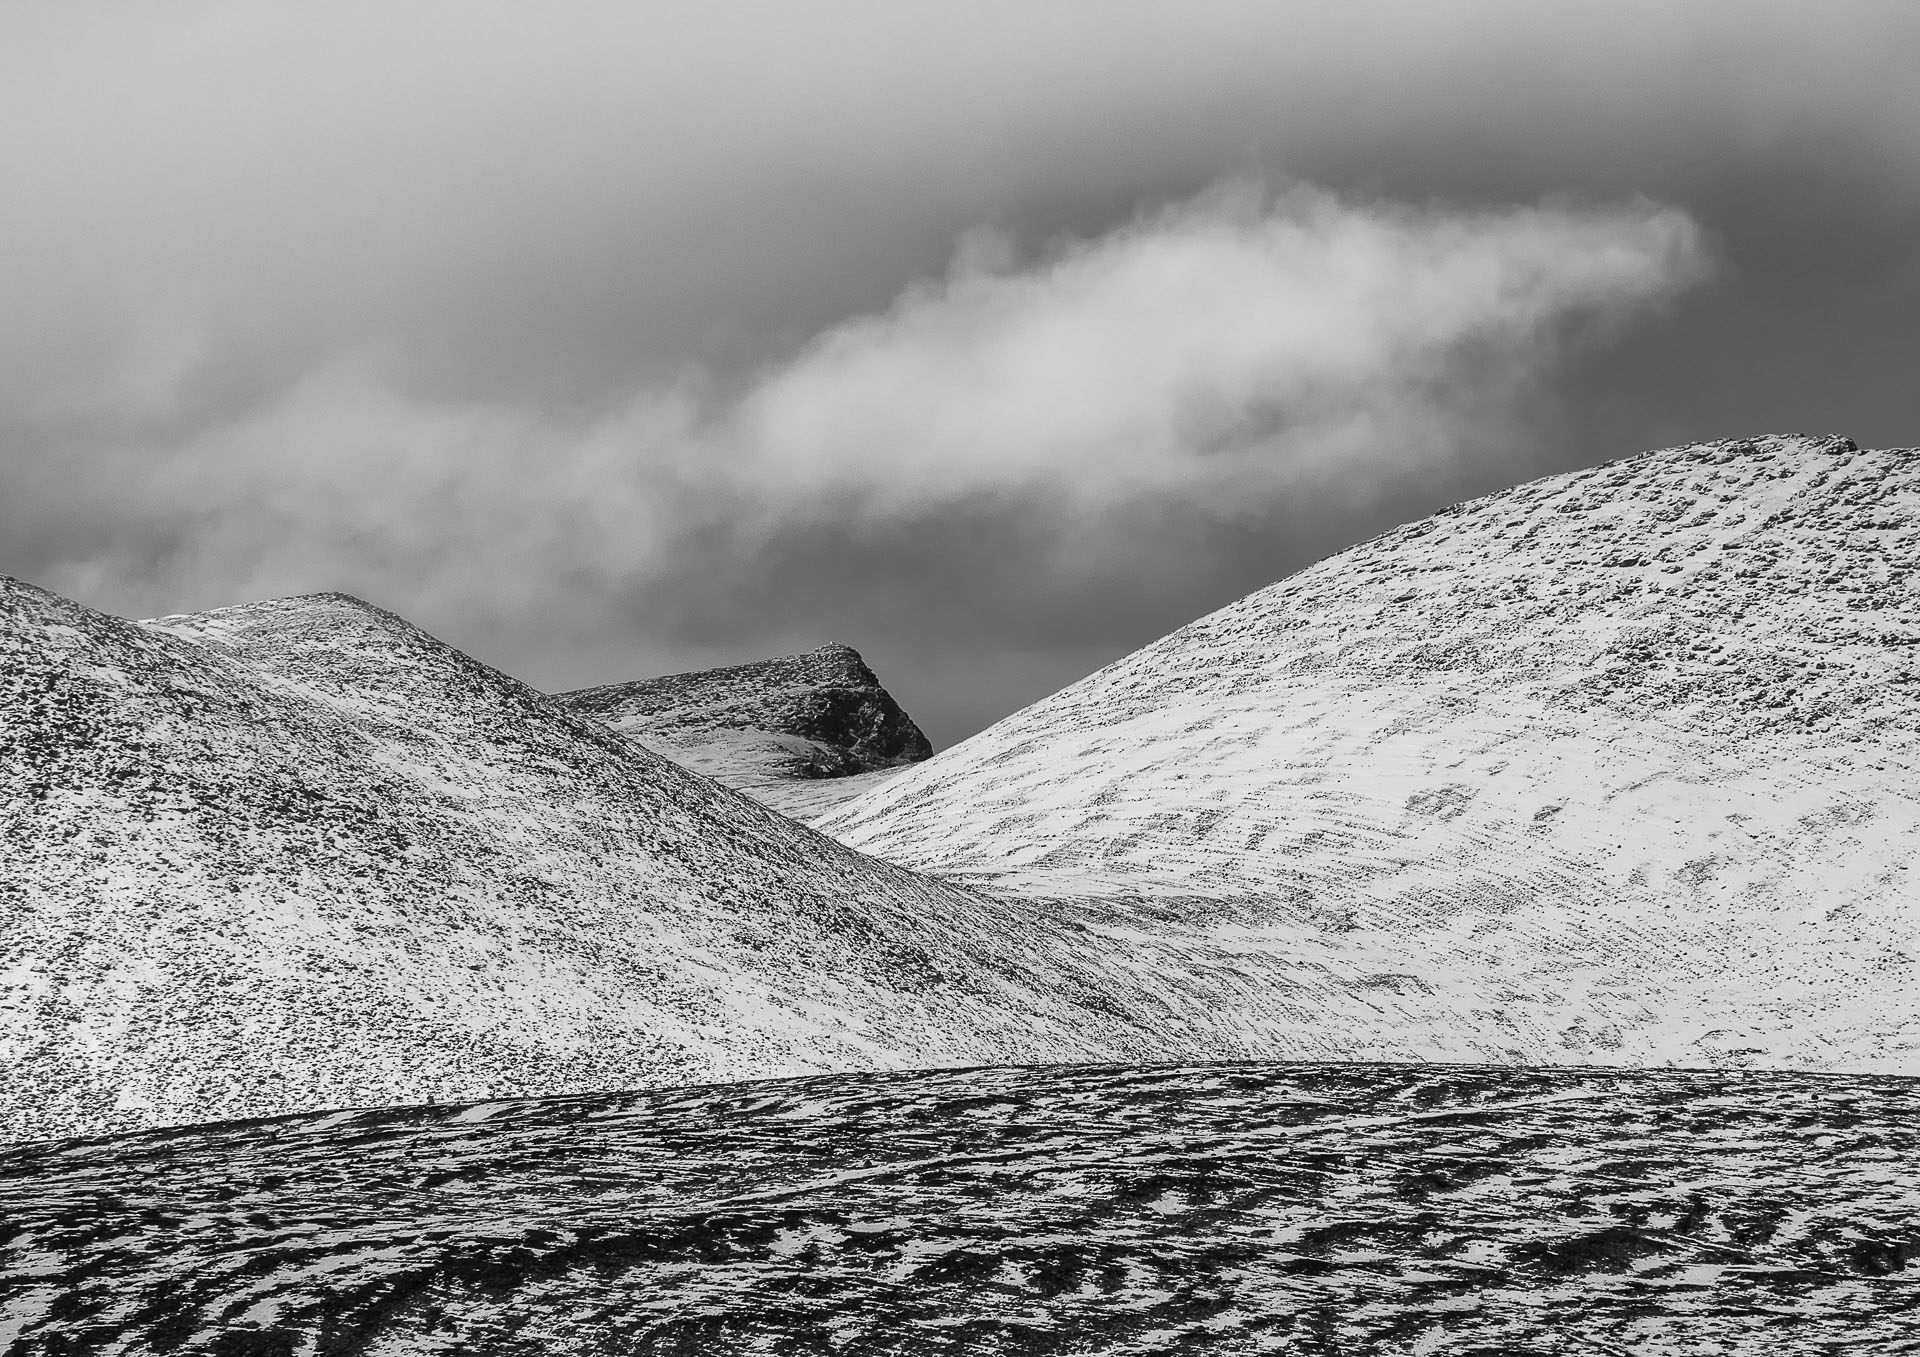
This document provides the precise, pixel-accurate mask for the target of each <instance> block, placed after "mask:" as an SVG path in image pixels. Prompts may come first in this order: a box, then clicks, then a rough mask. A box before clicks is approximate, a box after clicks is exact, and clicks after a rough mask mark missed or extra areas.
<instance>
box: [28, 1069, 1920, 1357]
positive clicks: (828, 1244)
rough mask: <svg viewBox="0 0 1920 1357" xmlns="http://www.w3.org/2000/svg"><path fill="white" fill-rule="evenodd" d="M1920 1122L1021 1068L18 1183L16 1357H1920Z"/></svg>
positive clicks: (1579, 1073) (326, 1137)
mask: <svg viewBox="0 0 1920 1357" xmlns="http://www.w3.org/2000/svg"><path fill="white" fill-rule="evenodd" d="M1916 1163H1920V1084H1916V1082H1915V1081H1912V1080H1897V1079H1871V1078H1836V1077H1822V1076H1807V1075H1785V1074H1765V1075H1754V1074H1739V1073H1718V1074H1715V1073H1702V1072H1698V1071H1694V1072H1681V1071H1661V1072H1655V1073H1640V1074H1631V1073H1625V1072H1621V1071H1597V1070H1591V1069H1587V1070H1566V1071H1558V1072H1552V1071H1542V1070H1517V1069H1506V1070H1496V1069H1487V1068H1471V1067H1436V1066H1398V1067H1396V1066H1381V1065H1374V1066H1368V1065H1319V1066H1315V1065H1213V1066H1201V1067H1185V1068H1181V1067H1157V1068H1156V1067H1132V1068H1121V1067H1105V1068H1098V1067H1092V1068H1090V1067H1078V1068H1074V1067H1067V1068H1055V1069H1048V1070H1036V1069H982V1070H967V1071H945V1072H936V1073H923V1074H886V1075H868V1076H864V1077H843V1078H811V1079H804V1080H797V1081H790V1082H774V1083H755V1084H739V1085H731V1086H721V1087H706V1088H688V1089H674V1090H659V1091H654V1092H650V1093H638V1094H620V1095H596V1096H590V1097H584V1098H570V1099H556V1100H548V1101H538V1102H496V1103H484V1104H480V1105H477V1106H471V1107H434V1108H412V1109H402V1110H390V1111H384V1112H358V1113H355V1112H337V1113H330V1114H325V1115H317V1116H306V1117H298V1118H291V1119H283V1120H277V1121H260V1122H248V1123H239V1124H229V1125H224V1126H211V1127H199V1128H194V1129H191V1130H185V1131H177V1132H156V1133H149V1134H145V1135H139V1136H125V1137H118V1138H114V1139H108V1140H97V1141H78V1142H69V1143H66V1144H62V1145H37V1146H27V1147H21V1148H17V1149H14V1150H11V1151H0V1348H5V1350H7V1351H8V1352H12V1353H19V1354H21V1357H42V1355H43V1354H44V1355H45V1357H52V1354H56V1353H74V1352H87V1353H95V1354H100V1357H111V1355H112V1354H123V1353H124V1354H133V1353H148V1352H178V1353H181V1354H200V1353H296V1352H297V1353H365V1354H369V1357H393V1355H397V1354H426V1353H456V1352H473V1353H488V1354H497V1355H498V1357H516V1355H517V1354H542V1355H543V1357H544V1354H549V1353H573V1354H592V1353H633V1352H675V1353H688V1354H692V1353H726V1354H732V1353H748V1352H767V1353H773V1352H814V1351H827V1350H831V1351H834V1352H840V1353H848V1354H856V1355H857V1354H872V1353H903V1354H921V1353H949V1352H951V1353H969V1354H972V1353H985V1354H993V1353H1007V1354H1012V1353H1042V1352H1062V1353H1066V1352H1074V1353H1115V1354H1120V1353H1127V1354H1147V1353H1165V1352H1196V1353H1207V1352H1220V1353H1229V1352H1231V1353H1242V1352H1269V1351H1271V1352H1293V1353H1303V1354H1310V1355H1312V1357H1327V1355H1329V1354H1336V1353H1399V1354H1421V1355H1422V1357H1445V1354H1461V1355H1462V1357H1465V1354H1488V1353H1503V1354H1513V1357H1548V1354H1552V1355H1553V1357H1558V1355H1559V1354H1563V1353H1585V1352H1592V1353H1634V1354H1672V1355H1673V1357H1681V1355H1682V1354H1685V1355H1686V1357H1691V1354H1696V1353H1706V1352H1713V1353H1723V1354H1734V1353H1751V1354H1756V1355H1758V1354H1766V1355H1767V1357H1774V1355H1775V1354H1798V1353H1836V1352H1875V1353H1883V1352H1884V1353H1894V1352H1911V1351H1913V1350H1914V1335H1915V1332H1916V1325H1920V1286H1916V1285H1915V1284H1914V1273H1915V1270H1916V1268H1920V1227H1916V1225H1915V1222H1914V1217H1913V1210H1912V1201H1913V1197H1914V1193H1915V1192H1916V1190H1920V1171H1917V1170H1916V1167H1915V1165H1916Z"/></svg>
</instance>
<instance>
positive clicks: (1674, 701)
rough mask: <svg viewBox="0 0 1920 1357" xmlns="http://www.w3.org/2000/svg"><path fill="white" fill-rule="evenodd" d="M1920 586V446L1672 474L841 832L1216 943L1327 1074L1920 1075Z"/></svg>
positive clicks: (1090, 704) (883, 793)
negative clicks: (1408, 1060)
mask: <svg viewBox="0 0 1920 1357" xmlns="http://www.w3.org/2000/svg"><path fill="white" fill-rule="evenodd" d="M1917 572H1920V453H1916V452H1913V451H1863V450H1860V449H1857V448H1856V447H1854V445H1853V444H1852V443H1850V442H1848V441H1847V440H1845V439H1836V438H1760V439H1754V440H1751V441H1740V442H1722V443H1714V444H1705V445H1701V446H1696V447H1688V448H1679V449H1672V450H1666V451H1660V452H1653V453H1648V454H1646V455H1644V456H1640V457H1635V458H1631V459H1627V460H1624V461H1620V462H1616V463H1612V464H1610V465H1607V466H1605V467H1601V468H1598V469H1594V470H1590V471H1584V472H1580V473H1577V474H1572V475H1565V476H1556V477H1552V478H1549V479H1546V480H1542V481H1537V482H1534V483H1532V484H1528V485H1523V486H1520V487H1517V488H1515V489H1512V490H1509V491H1505V492H1502V493H1499V494H1495V495H1491V496H1488V497H1486V498H1484V499H1481V500H1477V501H1474V502H1472V503H1468V504H1464V505H1459V506H1456V507H1455V508H1452V509H1450V510H1447V511H1445V512H1443V513H1440V514H1438V515H1435V516H1434V517H1433V518H1430V519H1427V520H1425V521H1422V522H1419V523H1415V524H1411V525H1409V526H1407V527H1403V528H1401V529H1398V530H1396V531H1394V532H1391V533H1388V534H1386V535H1384V536H1382V537H1380V538H1377V539H1375V540H1373V541H1371V542H1367V543H1364V544H1362V545H1360V546H1357V547H1355V548H1353V549H1351V550H1349V551H1346V552H1343V553H1341V554H1340V555H1337V556H1335V557H1332V558H1331V559H1329V560H1326V561H1323V562H1321V563H1320V564H1318V565H1315V566H1313V567H1311V568H1309V569H1307V570H1303V571H1301V572H1300V573H1298V574H1297V575H1294V576H1292V577H1290V578H1288V579H1286V580H1284V581H1282V582H1280V583H1278V584H1276V585H1273V586H1272V587H1270V588H1268V589H1265V590H1262V591H1260V592H1259V593H1256V594H1253V595H1250V596H1249V597H1247V598H1245V599H1242V600H1241V601H1239V602H1238V603H1235V604H1233V605H1231V606H1229V607H1227V608H1224V609H1222V610H1221V611H1219V612H1217V613H1214V614H1212V615H1211V616H1209V617H1206V618H1203V619H1201V620H1200V621H1198V622H1195V623H1193V624H1192V625H1191V626H1188V627H1186V628H1183V629H1182V630H1180V631H1178V632H1176V633H1174V634H1173V635H1171V636H1168V637H1166V638H1165V639H1163V640H1161V641H1158V642H1156V643H1155V644H1153V645H1150V646H1148V647H1146V648H1145V649H1143V650H1140V651H1138V652H1136V653H1135V654H1133V655H1130V656H1128V657H1126V658H1125V659H1123V660H1120V661H1118V662H1117V663H1115V664H1113V665H1111V666H1109V667H1108V668H1106V669H1104V670H1102V671H1100V672H1099V673H1097V674H1095V675H1093V676H1092V677H1090V678H1088V679H1086V680H1084V681H1083V682H1080V683H1078V684H1075V685H1074V686H1073V687H1070V688H1068V689H1066V690H1065V691H1063V692H1061V693H1058V694H1056V695H1055V696H1053V697H1051V698H1049V699H1047V700H1045V701H1043V702H1040V703H1038V704H1036V705H1035V706H1032V707H1030V708H1028V709H1026V710H1025V711H1022V712H1020V713H1018V714H1016V715H1014V716H1012V717H1009V718H1008V719H1007V720H1005V721H1002V722H1001V723H999V724H998V725H996V726H994V727H993V728H991V729H990V730H988V731H986V732H984V733H982V734H980V735H978V736H976V737H974V738H973V739H970V740H968V741H966V742H965V743H963V744H961V745H959V746H957V747H956V748H954V749H952V750H950V751H948V752H946V753H944V754H941V755H939V756H937V757H936V758H934V759H933V760H931V761H930V762H928V763H925V764H922V765H920V766H918V767H917V768H914V769H912V770H909V771H907V772H906V773H903V774H902V775H901V776H900V777H898V778H896V779H894V780H892V781H890V782H888V783H887V784H885V785H884V786H882V787H880V788H878V789H877V790H875V791H872V792H870V793H868V794H866V795H865V796H863V797H861V798H860V799H858V800H856V801H853V802H851V803H849V804H848V805H847V806H845V807H843V808H841V810H839V811H838V812H835V813H834V814H833V815H830V816H828V817H826V818H825V819H824V820H822V821H821V822H820V824H821V827H822V828H823V829H825V830H827V831H828V832H831V833H834V834H836V835H838V836H839V837H841V838H842V839H844V840H845V841H846V842H847V843H849V844H852V845H854V846H855V847H858V848H860V849H862V850H863V851H866V852H870V853H875V854H879V855H881V856H884V857H887V858H890V859H892V860H894V861H896V862H899V863H902V864H903V865H906V866H910V867H913V868H916V869H920V870H924V871H928V872H933V873H939V874H943V875H947V876H949V877H952V878H956V879H959V880H963V881H966V882H969V883H973V884H976V885H979V886H983V887H986V888H989V889H991V890H993V891H996V892H1002V893H1008V894H1015V895H1019V896H1022V897H1026V898H1031V899H1047V900H1053V901H1056V902H1058V903H1057V905H1056V908H1058V909H1059V910H1060V911H1061V912H1062V913H1063V914H1065V915H1073V916H1085V915H1087V913H1088V911H1093V912H1095V913H1100V914H1101V917H1100V918H1098V919H1091V920H1090V922H1091V923H1092V925H1093V927H1094V928H1095V930H1096V931H1097V932H1098V933H1099V934H1100V935H1101V936H1102V937H1104V938H1105V939H1107V940H1108V941H1107V943H1106V944H1105V945H1110V946H1114V947H1116V948H1124V947H1126V946H1128V945H1129V943H1130V940H1136V941H1138V942H1139V943H1140V944H1141V945H1151V944H1150V943H1149V942H1148V940H1155V941H1156V942H1157V944H1158V945H1165V946H1169V947H1173V948H1175V949H1181V948H1185V949H1191V950H1192V951H1193V952H1194V953H1195V954H1196V955H1198V954H1199V953H1200V952H1205V953H1206V954H1207V958H1208V959H1207V960H1206V962H1205V963H1204V964H1205V966H1206V967H1207V968H1208V969H1209V970H1210V971H1212V973H1213V974H1214V975H1215V976H1216V977H1223V976H1226V975H1231V976H1233V977H1237V979H1235V980H1234V981H1233V984H1235V985H1238V986H1239V989H1240V992H1241V994H1242V996H1243V997H1242V998H1240V1000H1239V1001H1238V1002H1240V1003H1241V1004H1242V1005H1243V1006H1245V1007H1246V1008H1247V1009H1253V1008H1258V1007H1262V1006H1264V1005H1265V1004H1267V1003H1268V1002H1269V1000H1268V999H1267V998H1265V997H1263V996H1267V995H1270V994H1272V993H1273V992H1274V990H1275V989H1276V988H1277V989H1278V990H1280V991H1282V992H1285V993H1287V994H1288V995H1289V996H1290V999H1291V1001H1292V1002H1293V1003H1295V1004H1297V1005H1298V1023H1297V1025H1296V1027H1295V1028H1294V1029H1293V1032H1292V1034H1291V1035H1289V1036H1286V1037H1283V1038H1279V1039H1278V1040H1279V1042H1280V1044H1282V1045H1286V1044H1289V1043H1292V1044H1293V1045H1294V1049H1295V1050H1297V1051H1302V1052H1303V1053H1326V1054H1339V1055H1409V1056H1420V1057H1443V1058H1444V1057H1460V1058H1480V1057H1485V1058H1495V1059H1520V1060H1532V1061H1538V1060H1580V1059H1589V1060H1601V1061H1609V1062H1639V1061H1662V1062H1664V1061H1672V1062H1680V1063H1691V1064H1700V1063H1721V1062H1729V1061H1732V1062H1743V1061H1744V1062H1758V1063H1768V1064H1791V1065H1804V1066H1813V1067H1834V1068H1844V1069H1860V1070H1868V1069H1881V1070H1909V1071H1912V1070H1920V880H1916V878H1917V877H1920V649H1916V647H1917V646H1920V573H1917ZM1089 902H1092V903H1089ZM1231 989H1232V985H1228V984H1224V983H1223V984H1222V992H1223V994H1225V993H1228V992H1230V991H1231Z"/></svg>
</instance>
